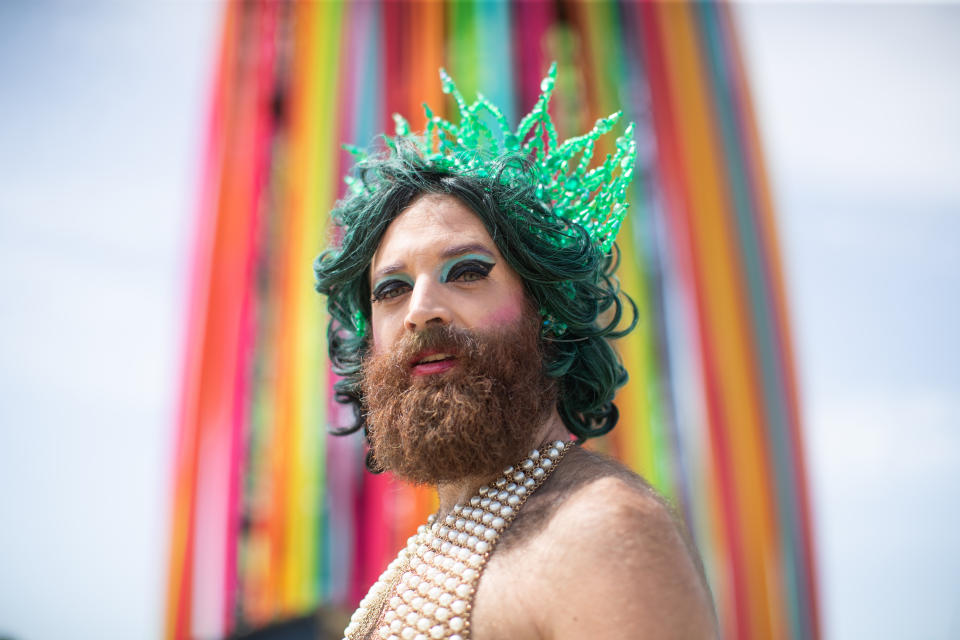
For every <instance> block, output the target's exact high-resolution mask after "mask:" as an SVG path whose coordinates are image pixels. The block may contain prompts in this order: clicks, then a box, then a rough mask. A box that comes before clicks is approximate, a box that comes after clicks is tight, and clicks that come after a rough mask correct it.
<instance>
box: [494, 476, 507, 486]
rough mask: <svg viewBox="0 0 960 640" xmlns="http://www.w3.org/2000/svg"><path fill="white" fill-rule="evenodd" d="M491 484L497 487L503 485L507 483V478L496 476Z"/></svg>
mask: <svg viewBox="0 0 960 640" xmlns="http://www.w3.org/2000/svg"><path fill="white" fill-rule="evenodd" d="M493 484H495V485H497V486H498V487H502V486H504V485H506V484H507V479H506V478H497V481H496V482H494V483H493Z"/></svg>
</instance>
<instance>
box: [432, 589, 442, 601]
mask: <svg viewBox="0 0 960 640" xmlns="http://www.w3.org/2000/svg"><path fill="white" fill-rule="evenodd" d="M428 595H429V596H430V598H431V599H432V600H438V599H441V598H443V590H442V589H440V587H434V588H433V589H430V593H429V594H428Z"/></svg>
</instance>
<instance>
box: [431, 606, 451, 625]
mask: <svg viewBox="0 0 960 640" xmlns="http://www.w3.org/2000/svg"><path fill="white" fill-rule="evenodd" d="M433 616H434V617H435V618H436V619H437V620H439V621H440V622H444V621H445V620H446V619H447V618H449V617H450V610H449V609H447V608H446V607H440V608H438V609H437V610H436V611H435V612H434V614H433Z"/></svg>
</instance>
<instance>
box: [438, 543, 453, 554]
mask: <svg viewBox="0 0 960 640" xmlns="http://www.w3.org/2000/svg"><path fill="white" fill-rule="evenodd" d="M451 548H453V545H452V544H450V543H449V542H444V543H443V544H442V545H440V553H447V552H449V551H450V549H451Z"/></svg>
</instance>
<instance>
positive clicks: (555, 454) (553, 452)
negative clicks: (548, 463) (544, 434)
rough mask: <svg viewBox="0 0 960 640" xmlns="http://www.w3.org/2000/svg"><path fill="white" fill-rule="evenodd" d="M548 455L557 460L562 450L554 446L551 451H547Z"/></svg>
mask: <svg viewBox="0 0 960 640" xmlns="http://www.w3.org/2000/svg"><path fill="white" fill-rule="evenodd" d="M547 455H548V456H550V457H551V458H553V459H554V460H556V459H557V458H559V457H560V451H559V450H558V449H557V448H556V447H554V448H553V449H550V451H547Z"/></svg>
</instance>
